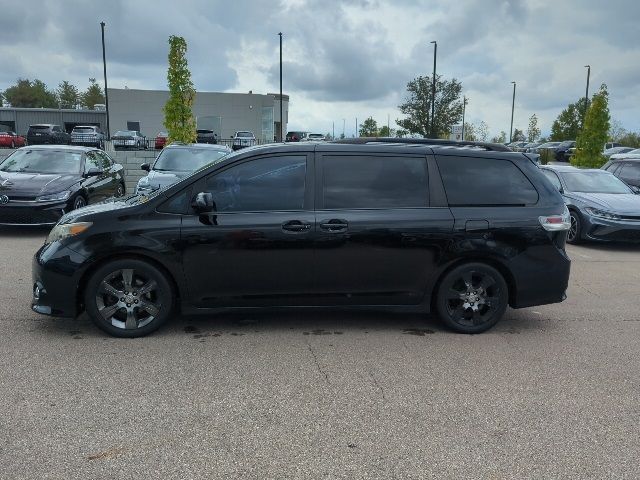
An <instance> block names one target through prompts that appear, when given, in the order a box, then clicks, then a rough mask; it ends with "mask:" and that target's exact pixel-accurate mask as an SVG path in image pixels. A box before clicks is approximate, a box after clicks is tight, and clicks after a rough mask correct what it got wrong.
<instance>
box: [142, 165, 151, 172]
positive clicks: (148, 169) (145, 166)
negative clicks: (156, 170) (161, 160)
mask: <svg viewBox="0 0 640 480" xmlns="http://www.w3.org/2000/svg"><path fill="white" fill-rule="evenodd" d="M140 170H144V171H145V172H150V171H151V165H149V164H148V163H143V164H142V165H140Z"/></svg>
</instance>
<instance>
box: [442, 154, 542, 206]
mask: <svg viewBox="0 0 640 480" xmlns="http://www.w3.org/2000/svg"><path fill="white" fill-rule="evenodd" d="M438 168H439V170H440V174H441V175H442V181H443V183H444V187H445V190H446V194H447V199H448V201H449V205H450V206H501V205H505V206H506V205H533V204H536V203H537V202H538V192H537V191H536V189H535V187H534V186H533V185H532V184H531V182H530V181H529V179H528V178H527V177H526V176H525V174H524V173H522V171H521V170H520V169H519V168H518V167H517V166H516V165H515V164H514V163H513V162H512V161H510V160H508V159H496V158H477V157H454V156H451V157H449V156H439V157H438Z"/></svg>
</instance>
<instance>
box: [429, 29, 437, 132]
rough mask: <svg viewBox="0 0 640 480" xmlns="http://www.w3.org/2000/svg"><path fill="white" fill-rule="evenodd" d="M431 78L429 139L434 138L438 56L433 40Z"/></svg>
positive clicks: (435, 43)
mask: <svg viewBox="0 0 640 480" xmlns="http://www.w3.org/2000/svg"><path fill="white" fill-rule="evenodd" d="M431 43H433V78H432V79H431V125H430V127H431V138H435V126H436V122H435V120H436V118H435V117H436V58H437V56H438V42H436V41H435V40H433V41H432V42H431Z"/></svg>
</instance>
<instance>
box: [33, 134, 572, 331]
mask: <svg viewBox="0 0 640 480" xmlns="http://www.w3.org/2000/svg"><path fill="white" fill-rule="evenodd" d="M505 150H507V149H506V148H505V147H504V146H501V145H494V144H474V143H470V142H467V143H452V142H445V141H439V140H427V139H425V140H421V141H420V140H403V139H390V138H388V139H356V140H353V141H342V142H335V143H326V144H315V143H292V144H271V145H263V146H259V147H252V148H248V149H243V150H241V151H238V152H235V153H232V154H229V155H227V156H226V157H223V158H222V159H219V160H217V161H214V162H213V163H211V164H209V165H207V166H206V167H204V168H202V169H200V170H198V171H197V172H195V173H194V174H193V175H191V176H189V177H187V178H185V179H184V180H182V181H181V182H179V183H177V184H174V185H172V186H171V187H168V188H166V189H164V190H159V191H156V192H153V193H151V194H149V195H138V196H132V197H129V198H125V199H116V200H114V201H112V202H109V203H103V204H100V205H93V206H88V207H85V208H82V209H79V210H76V211H72V212H69V213H68V214H66V215H65V216H64V217H63V218H62V219H61V220H60V222H59V223H58V224H57V225H56V226H55V227H54V228H53V229H52V231H51V233H50V234H49V236H48V238H47V240H46V243H45V245H44V246H43V247H42V248H41V249H40V250H39V251H38V252H37V253H36V255H35V258H34V261H33V301H32V308H33V310H35V311H36V312H39V313H43V314H48V315H54V316H76V315H78V314H79V313H80V312H82V311H86V312H87V313H88V314H89V316H90V317H91V318H92V320H93V321H94V322H95V323H96V324H97V325H98V326H99V327H100V328H102V329H103V330H105V331H107V332H109V333H110V334H112V335H116V336H121V337H137V336H141V335H145V334H148V333H150V332H152V331H153V330H155V329H157V328H158V327H160V326H161V325H162V324H163V323H165V322H166V321H167V320H168V319H169V318H170V317H171V314H172V312H174V311H176V309H179V310H180V311H181V312H182V313H185V314H192V313H199V312H202V313H204V312H206V313H210V312H216V311H225V310H230V309H243V308H255V307H309V306H313V307H325V308H336V307H338V308H354V307H356V308H367V309H371V308H373V309H394V310H401V311H407V312H424V313H428V312H431V311H435V312H436V313H437V315H438V316H439V317H440V318H441V319H442V320H443V321H444V323H445V324H446V325H447V326H448V327H449V328H451V329H453V330H455V331H458V332H463V333H479V332H482V331H484V330H487V329H488V328H490V327H491V326H493V325H494V324H495V323H496V322H497V321H498V320H499V319H500V318H501V317H502V315H503V314H504V312H505V310H506V308H507V306H508V305H510V306H511V307H513V308H521V307H529V306H533V305H540V304H546V303H554V302H561V301H562V300H563V299H564V298H565V297H566V295H565V291H566V289H567V284H568V280H569V268H570V261H569V258H568V257H567V254H566V253H565V249H564V247H565V240H566V234H567V230H568V228H569V225H570V223H569V214H568V211H567V209H566V207H565V205H564V202H563V200H562V197H561V196H560V194H559V193H558V191H557V190H556V189H555V188H554V187H553V186H552V185H551V183H550V182H549V181H548V180H547V179H546V178H545V176H544V175H543V174H542V173H541V172H540V170H539V168H538V167H537V166H536V164H535V163H534V162H533V161H532V160H531V159H529V158H528V157H527V156H526V155H525V154H522V153H514V152H509V151H505Z"/></svg>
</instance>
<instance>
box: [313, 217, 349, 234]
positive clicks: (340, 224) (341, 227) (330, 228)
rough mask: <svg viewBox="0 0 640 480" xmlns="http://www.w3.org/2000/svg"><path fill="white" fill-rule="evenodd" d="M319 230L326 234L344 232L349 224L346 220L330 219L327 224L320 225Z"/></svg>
mask: <svg viewBox="0 0 640 480" xmlns="http://www.w3.org/2000/svg"><path fill="white" fill-rule="evenodd" d="M320 228H321V229H322V230H326V231H327V232H346V231H347V228H349V223H348V222H347V221H346V220H340V219H338V218H332V219H331V220H328V221H327V222H324V223H321V224H320Z"/></svg>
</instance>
